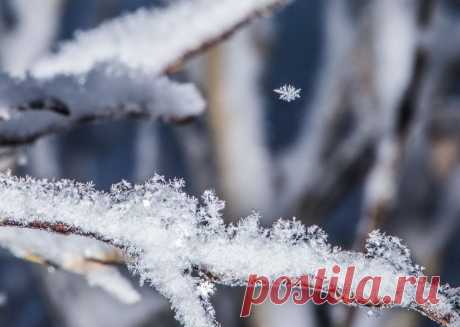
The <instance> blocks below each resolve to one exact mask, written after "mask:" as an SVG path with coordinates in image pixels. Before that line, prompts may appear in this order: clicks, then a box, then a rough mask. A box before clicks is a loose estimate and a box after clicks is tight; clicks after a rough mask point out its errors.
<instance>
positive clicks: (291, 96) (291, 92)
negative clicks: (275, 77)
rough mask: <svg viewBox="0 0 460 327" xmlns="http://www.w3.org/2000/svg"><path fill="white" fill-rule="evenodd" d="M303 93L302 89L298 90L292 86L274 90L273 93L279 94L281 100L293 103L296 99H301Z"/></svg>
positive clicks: (288, 85)
mask: <svg viewBox="0 0 460 327" xmlns="http://www.w3.org/2000/svg"><path fill="white" fill-rule="evenodd" d="M301 91H302V89H297V88H295V87H294V86H292V85H290V84H287V85H283V86H281V87H280V88H279V89H275V90H273V92H275V93H277V94H279V99H280V100H283V101H286V102H292V101H295V100H296V99H300V92H301Z"/></svg>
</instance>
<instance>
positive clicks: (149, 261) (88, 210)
mask: <svg viewBox="0 0 460 327" xmlns="http://www.w3.org/2000/svg"><path fill="white" fill-rule="evenodd" d="M183 187H184V182H183V181H182V180H173V181H166V180H165V179H164V178H163V177H161V176H155V177H154V178H152V179H151V180H149V181H147V182H146V183H145V184H143V185H131V184H130V183H127V182H121V183H119V184H116V185H114V186H113V187H112V191H111V192H110V193H104V192H99V191H96V190H94V188H93V186H92V185H91V184H79V183H75V182H72V181H69V180H61V181H55V182H48V181H46V180H35V179H32V178H28V177H27V178H18V177H12V176H10V175H0V197H1V198H2V201H1V203H0V217H1V218H0V225H1V226H9V227H20V228H31V229H41V230H45V231H49V232H54V233H59V234H64V235H80V236H86V237H90V238H93V239H96V240H99V241H102V242H105V243H108V244H111V245H113V246H116V247H118V248H119V249H121V250H122V251H123V252H124V253H125V254H126V255H127V256H128V257H130V258H131V260H129V263H128V265H129V267H130V268H131V271H133V272H135V273H137V274H139V275H140V278H141V281H142V282H148V283H150V284H151V285H152V286H153V287H155V288H156V289H157V290H158V291H159V292H160V293H161V294H163V295H164V296H165V297H167V298H168V299H169V300H170V302H171V305H172V307H173V308H174V310H175V312H176V317H177V319H179V320H180V321H181V322H182V323H183V324H184V325H185V326H189V327H198V326H214V325H216V324H217V323H216V321H215V319H214V311H213V308H212V306H211V304H210V302H209V295H211V294H212V292H208V291H209V290H210V289H213V286H212V284H215V283H219V284H223V285H229V286H242V285H244V283H245V282H246V280H247V277H248V276H249V275H250V274H258V275H264V276H268V277H270V278H271V279H275V278H277V277H279V276H281V275H287V276H291V277H298V276H301V275H310V276H312V275H314V274H315V272H316V271H317V270H318V269H320V268H326V269H328V271H331V270H332V267H333V266H334V265H336V264H338V265H339V266H351V265H353V266H355V267H356V271H357V275H356V280H360V279H361V277H364V276H369V275H370V276H377V275H378V276H381V275H384V276H385V281H388V282H383V283H382V285H381V289H382V291H384V292H385V294H394V292H395V288H396V285H394V284H395V283H394V282H392V281H394V280H396V279H397V277H398V276H407V275H412V276H419V275H421V274H422V269H421V268H420V267H418V266H417V265H415V264H414V263H413V262H412V260H411V259H410V251H409V250H408V249H407V248H406V247H405V246H404V245H403V244H402V242H401V240H399V239H397V238H395V237H390V236H386V235H385V234H382V233H380V232H374V233H372V234H371V236H370V238H369V240H368V242H367V246H366V248H367V252H366V253H364V254H363V253H357V252H349V251H342V250H340V249H338V248H332V247H331V246H330V245H329V244H328V242H327V234H326V233H325V232H324V231H322V230H321V229H320V228H318V227H315V226H313V227H310V228H306V227H305V226H303V225H302V224H301V223H299V222H298V221H296V220H295V219H294V220H290V221H286V220H279V221H278V222H277V223H275V225H274V226H273V227H272V228H270V229H266V228H262V227H261V226H260V225H259V218H260V217H259V216H258V215H257V214H253V215H251V216H249V217H247V218H244V219H242V220H241V221H240V222H238V223H237V224H232V225H226V224H224V222H223V219H222V214H221V212H222V210H223V209H224V203H223V202H222V201H221V200H219V199H218V198H217V197H216V196H215V195H214V193H213V192H211V191H207V192H205V193H204V194H203V197H202V200H201V201H199V200H198V199H196V198H193V197H190V196H188V195H187V194H186V193H184V192H183ZM223 253H225V256H223V255H222V254H223ZM389 277H393V279H392V278H389ZM203 290H207V291H206V292H204V291H203ZM439 299H440V302H439V303H438V304H436V305H433V304H430V303H427V304H425V305H419V304H416V302H415V289H413V288H411V287H408V289H406V292H405V294H404V298H403V302H402V305H401V306H402V307H405V308H409V309H412V310H415V311H418V312H420V313H422V314H424V315H426V316H428V317H429V318H430V319H432V320H434V321H436V322H438V323H439V324H441V325H445V326H454V325H456V324H458V322H459V321H460V316H459V309H458V302H459V295H458V290H456V289H452V288H450V287H448V286H443V288H442V290H441V292H440V294H439ZM376 307H379V308H382V309H383V308H389V307H388V306H385V305H383V304H382V305H376Z"/></svg>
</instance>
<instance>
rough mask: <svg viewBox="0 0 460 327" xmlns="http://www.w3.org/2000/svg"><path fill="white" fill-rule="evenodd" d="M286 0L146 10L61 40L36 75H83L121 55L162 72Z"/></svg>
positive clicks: (196, 1)
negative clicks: (62, 41)
mask: <svg viewBox="0 0 460 327" xmlns="http://www.w3.org/2000/svg"><path fill="white" fill-rule="evenodd" d="M285 3H287V1H286V0H245V1H235V0H219V1H215V0H193V1H184V0H181V1H176V2H174V3H173V4H171V5H169V6H168V7H167V8H165V9H149V10H147V9H141V10H138V11H136V12H135V13H132V14H128V15H125V16H123V17H120V18H116V19H114V20H112V21H109V22H107V23H105V24H102V25H101V26H100V27H98V28H95V29H93V30H90V31H88V32H80V33H78V34H77V35H76V37H75V39H74V40H72V41H70V42H68V43H64V44H62V45H61V47H60V51H59V52H58V53H57V54H55V55H51V56H50V57H48V58H44V59H43V60H41V61H40V62H39V63H38V64H37V65H36V66H35V67H34V68H33V69H32V73H33V75H34V76H37V77H50V76H54V75H55V74H57V73H66V74H80V73H85V72H88V71H90V70H91V69H92V68H93V67H94V66H95V65H96V64H97V63H100V62H110V61H113V60H117V61H119V62H121V63H123V64H125V65H126V66H128V67H130V68H135V69H139V68H142V69H144V70H146V71H149V72H150V73H152V74H162V73H164V72H165V71H167V70H169V69H171V68H173V66H174V65H175V64H177V63H178V62H180V61H182V60H183V59H186V58H188V57H189V56H191V55H193V54H195V53H197V52H200V51H203V50H204V49H206V48H208V47H209V46H211V45H213V44H214V43H217V42H219V41H221V40H222V39H224V38H226V37H227V36H229V35H230V34H232V33H233V32H235V31H236V30H238V28H239V27H241V26H243V25H245V24H246V23H248V22H250V21H251V20H252V19H254V18H256V17H258V16H260V15H263V14H268V13H269V12H270V9H272V8H274V7H278V6H281V5H282V4H285ZM76 58H78V60H76Z"/></svg>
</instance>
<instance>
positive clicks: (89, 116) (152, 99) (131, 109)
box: [0, 64, 205, 145]
mask: <svg viewBox="0 0 460 327" xmlns="http://www.w3.org/2000/svg"><path fill="white" fill-rule="evenodd" d="M204 108H205V102H204V100H203V98H202V97H201V95H200V94H199V93H198V90H197V89H196V88H195V87H194V86H193V85H189V84H182V85H181V84H179V83H176V82H173V81H171V80H169V79H168V78H166V77H161V78H160V77H156V76H152V75H151V74H148V73H144V72H142V71H139V70H133V69H129V68H126V67H125V66H123V65H117V64H111V65H109V64H102V65H99V66H97V67H95V68H94V69H93V70H91V72H90V73H88V74H87V75H81V76H64V75H60V76H56V77H54V78H52V79H44V80H41V79H35V78H32V77H30V78H27V79H13V78H11V77H9V76H7V75H0V110H1V116H2V121H1V122H0V144H3V145H5V144H20V143H24V142H30V141H33V140H34V139H36V138H38V137H40V136H42V135H44V134H48V133H50V132H57V131H61V130H65V129H68V128H70V127H72V126H73V125H77V124H81V123H87V122H93V121H101V120H107V119H121V118H129V117H143V118H152V119H156V118H161V119H164V120H166V121H180V120H184V119H187V118H189V117H192V116H195V115H198V114H200V113H202V112H203V110H204Z"/></svg>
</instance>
